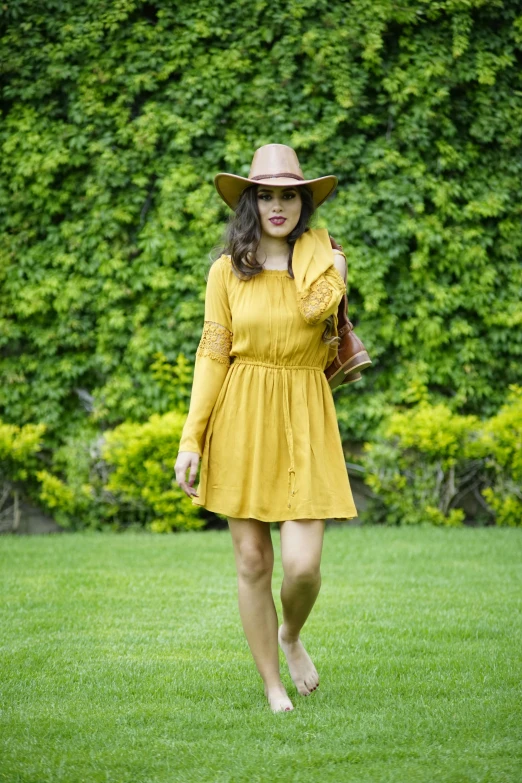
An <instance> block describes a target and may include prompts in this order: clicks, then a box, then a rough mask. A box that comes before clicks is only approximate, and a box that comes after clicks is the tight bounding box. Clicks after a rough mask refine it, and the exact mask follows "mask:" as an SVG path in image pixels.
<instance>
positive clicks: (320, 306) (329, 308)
mask: <svg viewBox="0 0 522 783" xmlns="http://www.w3.org/2000/svg"><path fill="white" fill-rule="evenodd" d="M345 293H346V284H345V282H344V280H343V278H342V277H341V275H340V274H339V272H338V271H337V269H336V267H335V266H334V265H333V263H332V266H330V267H328V269H327V270H326V271H325V272H323V274H322V275H321V276H320V277H318V278H317V280H315V282H313V283H312V285H311V286H310V287H309V288H308V289H306V290H305V291H303V292H302V293H301V294H299V295H298V297H297V305H298V308H299V312H300V313H301V315H302V316H303V318H304V319H305V321H307V322H308V323H309V324H317V323H320V322H321V321H325V320H326V319H327V318H328V316H329V315H332V314H333V313H336V312H337V308H338V307H339V302H340V301H341V299H342V297H343V296H344V294H345Z"/></svg>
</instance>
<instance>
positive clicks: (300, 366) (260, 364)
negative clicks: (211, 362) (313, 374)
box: [231, 356, 324, 372]
mask: <svg viewBox="0 0 522 783" xmlns="http://www.w3.org/2000/svg"><path fill="white" fill-rule="evenodd" d="M232 358H233V361H232V362H231V366H233V365H234V364H253V365H256V366H258V367H268V368H269V369H271V370H316V371H318V372H324V369H323V368H322V367H318V366H317V365H316V364H313V365H312V364H274V363H272V362H260V361H258V360H257V359H246V358H244V357H242V356H234V357H232Z"/></svg>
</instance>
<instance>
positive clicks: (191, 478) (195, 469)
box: [188, 462, 198, 486]
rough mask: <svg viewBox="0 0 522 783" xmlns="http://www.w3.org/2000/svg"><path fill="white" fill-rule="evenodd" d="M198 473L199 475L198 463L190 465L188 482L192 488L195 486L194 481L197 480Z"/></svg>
mask: <svg viewBox="0 0 522 783" xmlns="http://www.w3.org/2000/svg"><path fill="white" fill-rule="evenodd" d="M197 473H198V463H197V462H192V463H191V465H190V473H189V481H188V483H189V484H190V486H192V485H193V484H194V481H195V480H196V476H197Z"/></svg>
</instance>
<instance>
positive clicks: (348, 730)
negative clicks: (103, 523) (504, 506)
mask: <svg viewBox="0 0 522 783" xmlns="http://www.w3.org/2000/svg"><path fill="white" fill-rule="evenodd" d="M271 527H272V537H273V541H274V547H275V550H276V566H275V571H274V581H273V589H274V597H275V600H276V606H277V609H278V613H279V616H280V617H281V611H280V608H281V604H280V599H279V586H280V583H281V577H282V570H281V560H280V549H279V530H278V528H277V526H275V525H272V526H271ZM521 564H522V530H516V529H493V528H480V529H470V528H464V529H439V528H432V527H422V528H405V529H400V528H371V527H362V528H361V527H353V526H347V527H331V528H328V529H327V531H326V536H325V542H324V549H323V563H322V576H323V584H322V588H321V592H320V594H319V598H318V599H317V603H316V605H315V607H314V609H313V611H312V614H311V616H310V618H309V620H308V622H307V624H306V626H305V628H304V630H303V633H302V639H303V641H304V643H305V645H306V647H307V649H308V651H309V652H310V654H311V656H312V658H313V660H314V663H315V665H316V667H317V670H318V671H319V675H320V682H321V684H320V687H319V689H318V690H317V691H315V692H314V693H313V694H312V695H311V696H309V697H302V696H300V695H299V694H298V693H297V691H296V689H295V687H294V685H293V683H292V681H291V679H290V676H289V674H288V670H287V668H286V665H285V662H284V657H283V655H282V653H280V660H281V670H282V678H283V682H284V683H285V685H286V687H287V690H288V693H289V695H290V698H291V699H292V700H293V702H294V705H295V710H294V711H293V712H287V713H279V714H273V713H272V712H271V711H270V709H269V707H268V704H267V702H266V700H265V696H264V693H263V684H262V681H261V678H260V677H259V675H258V673H257V670H256V668H255V665H254V662H253V660H252V658H251V654H250V651H249V649H248V646H247V642H246V639H245V637H244V634H243V630H242V627H241V623H240V619H239V613H238V609H237V592H236V589H237V588H236V573H235V565H234V559H233V553H232V543H231V540H230V537H229V533H228V531H210V532H202V533H201V532H200V533H198V532H191V533H182V534H178V535H171V536H152V535H147V534H140V533H126V534H123V535H114V534H97V533H86V534H65V535H54V536H43V537H13V536H7V537H6V536H4V537H1V538H0V567H1V581H2V605H1V615H0V646H1V652H2V663H1V707H0V781H9V783H22V781H23V783H46V782H47V781H52V783H57V782H58V781H82V783H83V781H85V782H86V783H97V782H98V781H99V782H100V783H102V782H103V783H113V782H114V783H127V781H128V783H149V782H150V783H164V782H165V783H167V781H169V782H170V781H183V783H185V782H186V783H191V782H192V781H194V782H196V781H197V783H202V782H204V781H212V783H225V781H230V782H231V783H240V782H242V781H245V783H247V781H248V783H252V782H254V781H263V782H264V781H267V783H268V782H269V781H270V783H272V782H273V781H291V782H292V783H293V781H318V783H322V782H323V781H357V782H359V781H369V782H370V781H371V783H386V782H387V781H394V782H395V781H397V783H399V782H400V783H408V782H409V781H429V783H438V782H439V781H451V782H452V783H453V782H454V783H462V782H463V781H466V782H467V781H488V782H489V781H521V780H522V752H521V749H522V748H521V746H522V729H521V726H522V704H521V702H522V693H521V688H520V684H521V657H522V656H521V653H522V613H521V603H522V589H521V588H522V585H521V582H522V566H521Z"/></svg>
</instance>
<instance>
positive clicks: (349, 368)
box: [324, 237, 372, 389]
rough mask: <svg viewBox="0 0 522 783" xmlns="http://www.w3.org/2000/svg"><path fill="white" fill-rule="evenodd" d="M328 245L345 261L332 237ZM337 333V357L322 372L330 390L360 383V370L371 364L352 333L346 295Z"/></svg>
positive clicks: (365, 351) (342, 303)
mask: <svg viewBox="0 0 522 783" xmlns="http://www.w3.org/2000/svg"><path fill="white" fill-rule="evenodd" d="M330 244H331V245H332V247H333V248H334V250H339V251H340V252H341V253H342V254H343V256H344V257H345V259H346V255H345V253H344V251H343V248H342V245H338V244H337V242H336V241H335V239H333V238H332V237H330ZM337 333H338V335H339V337H340V338H341V342H340V343H339V347H338V349H337V356H336V357H335V359H334V360H333V362H332V363H331V364H329V365H328V367H327V368H326V370H325V371H324V374H325V375H326V380H327V381H328V383H329V385H330V388H331V389H336V388H337V387H338V386H340V385H341V384H342V383H353V382H354V381H360V380H361V378H362V375H361V370H365V369H366V368H367V367H369V366H370V364H372V361H371V359H370V357H369V356H368V352H367V350H366V348H365V347H364V345H363V344H362V342H361V340H360V339H359V338H358V337H357V335H356V334H355V332H354V331H353V324H352V322H351V321H350V319H349V318H348V297H347V295H346V294H344V296H343V298H342V299H341V301H340V302H339V308H338V310H337Z"/></svg>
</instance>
